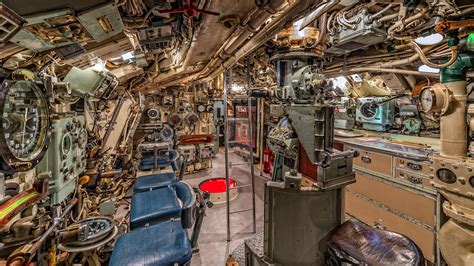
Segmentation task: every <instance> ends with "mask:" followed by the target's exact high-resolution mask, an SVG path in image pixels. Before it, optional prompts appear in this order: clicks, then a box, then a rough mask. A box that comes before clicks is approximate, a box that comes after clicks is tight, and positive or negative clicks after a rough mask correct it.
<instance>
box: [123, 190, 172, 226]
mask: <svg viewBox="0 0 474 266" xmlns="http://www.w3.org/2000/svg"><path fill="white" fill-rule="evenodd" d="M180 215H181V206H180V204H179V202H178V198H177V195H176V192H175V189H174V188H173V187H164V188H160V189H156V190H152V191H148V192H143V193H137V194H135V195H133V197H132V204H131V211H130V227H131V229H135V228H138V227H142V226H148V225H151V224H156V223H160V222H163V221H167V220H170V219H172V218H179V217H180Z"/></svg>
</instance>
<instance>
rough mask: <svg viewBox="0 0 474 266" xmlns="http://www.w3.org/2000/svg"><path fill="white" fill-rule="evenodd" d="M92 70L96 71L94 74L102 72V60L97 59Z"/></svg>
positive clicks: (103, 67) (103, 64) (103, 66)
mask: <svg viewBox="0 0 474 266" xmlns="http://www.w3.org/2000/svg"><path fill="white" fill-rule="evenodd" d="M91 68H92V70H94V71H96V72H102V71H104V70H106V69H105V62H104V61H103V60H102V59H100V58H99V59H97V62H96V63H95V65H93V66H92V67H91Z"/></svg>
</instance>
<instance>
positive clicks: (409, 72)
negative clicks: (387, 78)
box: [326, 67, 439, 78]
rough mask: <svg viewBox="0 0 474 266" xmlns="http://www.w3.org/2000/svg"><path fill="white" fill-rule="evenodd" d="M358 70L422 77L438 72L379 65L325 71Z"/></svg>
mask: <svg viewBox="0 0 474 266" xmlns="http://www.w3.org/2000/svg"><path fill="white" fill-rule="evenodd" d="M360 72H386V73H397V74H405V75H416V76H424V77H432V78H437V77H439V74H435V73H426V72H420V71H415V70H407V69H398V68H379V67H357V68H351V69H349V70H346V71H344V72H343V71H339V72H331V73H326V74H327V76H328V77H330V76H332V75H334V76H336V75H341V74H348V73H360Z"/></svg>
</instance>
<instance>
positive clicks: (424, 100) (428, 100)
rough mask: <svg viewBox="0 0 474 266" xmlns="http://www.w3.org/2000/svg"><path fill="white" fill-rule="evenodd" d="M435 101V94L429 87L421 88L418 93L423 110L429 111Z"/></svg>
mask: <svg viewBox="0 0 474 266" xmlns="http://www.w3.org/2000/svg"><path fill="white" fill-rule="evenodd" d="M435 101H436V95H435V94H434V93H433V91H432V90H431V89H429V88H427V89H423V90H422V91H421V93H420V105H421V110H423V112H430V111H431V110H432V109H433V106H434V103H435Z"/></svg>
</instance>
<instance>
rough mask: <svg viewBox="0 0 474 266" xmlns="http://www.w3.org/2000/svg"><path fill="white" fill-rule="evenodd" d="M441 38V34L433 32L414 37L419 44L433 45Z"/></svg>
mask: <svg viewBox="0 0 474 266" xmlns="http://www.w3.org/2000/svg"><path fill="white" fill-rule="evenodd" d="M443 39H444V37H443V35H441V34H439V33H434V34H431V35H428V36H420V37H418V38H416V39H415V42H416V43H417V44H420V45H434V44H438V43H440V42H441V41H442V40H443Z"/></svg>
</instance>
